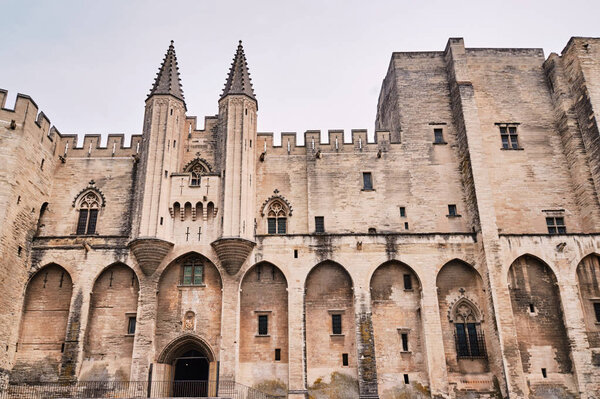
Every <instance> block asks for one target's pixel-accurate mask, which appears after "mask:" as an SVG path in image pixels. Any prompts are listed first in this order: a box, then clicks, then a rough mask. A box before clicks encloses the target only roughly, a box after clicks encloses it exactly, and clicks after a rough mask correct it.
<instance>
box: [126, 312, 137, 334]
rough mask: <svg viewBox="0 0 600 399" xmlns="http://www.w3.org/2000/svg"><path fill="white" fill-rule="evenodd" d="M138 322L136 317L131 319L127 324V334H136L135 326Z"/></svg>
mask: <svg viewBox="0 0 600 399" xmlns="http://www.w3.org/2000/svg"><path fill="white" fill-rule="evenodd" d="M136 322H137V320H136V318H135V316H133V317H129V319H128V322H127V334H135V324H136Z"/></svg>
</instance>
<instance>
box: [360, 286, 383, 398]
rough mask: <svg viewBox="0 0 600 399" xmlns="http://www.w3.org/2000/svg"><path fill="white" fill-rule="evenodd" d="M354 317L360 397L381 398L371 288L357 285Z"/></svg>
mask: <svg viewBox="0 0 600 399" xmlns="http://www.w3.org/2000/svg"><path fill="white" fill-rule="evenodd" d="M354 317H355V323H356V350H357V358H356V360H357V363H358V392H359V397H360V398H361V399H363V398H364V399H371V398H379V395H378V393H377V364H376V361H375V338H374V336H373V320H372V319H371V293H370V292H369V290H362V289H361V288H359V287H355V289H354Z"/></svg>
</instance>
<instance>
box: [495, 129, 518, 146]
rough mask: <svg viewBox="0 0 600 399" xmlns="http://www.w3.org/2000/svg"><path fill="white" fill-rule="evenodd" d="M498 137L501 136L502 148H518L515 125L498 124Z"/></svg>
mask: <svg viewBox="0 0 600 399" xmlns="http://www.w3.org/2000/svg"><path fill="white" fill-rule="evenodd" d="M500 137H501V138H502V148H503V149H505V150H518V149H519V139H518V136H517V127H516V126H500Z"/></svg>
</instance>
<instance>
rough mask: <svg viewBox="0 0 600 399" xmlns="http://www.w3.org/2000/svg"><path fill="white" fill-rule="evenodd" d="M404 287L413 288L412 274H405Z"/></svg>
mask: <svg viewBox="0 0 600 399" xmlns="http://www.w3.org/2000/svg"><path fill="white" fill-rule="evenodd" d="M404 289H405V290H412V278H411V276H410V274H405V275H404Z"/></svg>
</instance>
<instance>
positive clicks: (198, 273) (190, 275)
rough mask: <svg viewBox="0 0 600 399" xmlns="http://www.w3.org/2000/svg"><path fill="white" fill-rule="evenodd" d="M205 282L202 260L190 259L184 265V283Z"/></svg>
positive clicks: (199, 283)
mask: <svg viewBox="0 0 600 399" xmlns="http://www.w3.org/2000/svg"><path fill="white" fill-rule="evenodd" d="M203 283H204V266H203V265H202V264H200V261H198V260H194V261H188V262H186V263H184V265H183V278H182V279H181V284H182V285H202V284H203Z"/></svg>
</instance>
